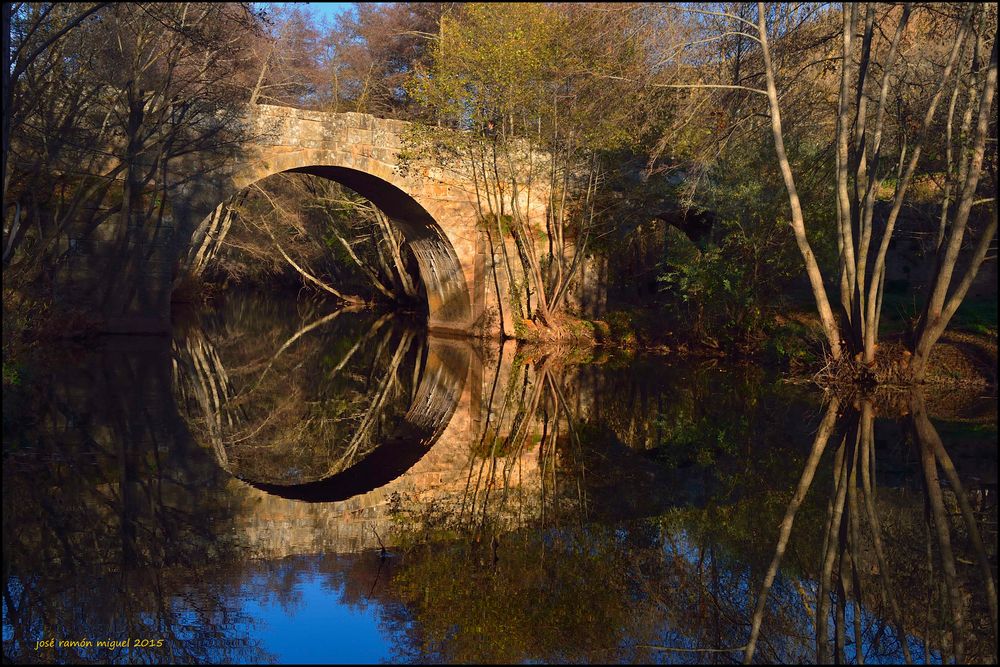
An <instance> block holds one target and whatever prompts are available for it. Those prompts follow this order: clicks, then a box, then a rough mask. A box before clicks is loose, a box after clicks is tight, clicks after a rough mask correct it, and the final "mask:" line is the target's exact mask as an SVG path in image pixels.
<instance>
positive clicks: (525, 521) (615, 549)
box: [3, 296, 997, 663]
mask: <svg viewBox="0 0 1000 667" xmlns="http://www.w3.org/2000/svg"><path fill="white" fill-rule="evenodd" d="M46 355H47V356H46V363H45V364H44V365H41V364H34V365H32V366H31V367H29V368H27V369H25V372H24V373H23V376H24V377H23V381H22V383H21V385H20V386H18V387H5V389H4V403H3V406H4V422H3V429H4V441H3V442H4V460H3V563H4V591H3V654H4V660H5V661H7V660H10V661H16V662H66V661H89V662H113V663H132V662H147V663H148V662H188V661H191V662H401V661H412V662H538V661H546V662H681V663H692V662H706V663H707V662H741V661H742V660H743V659H744V657H746V656H748V655H749V657H751V659H752V660H753V661H755V662H771V661H776V662H815V661H817V660H819V661H834V660H837V659H839V660H842V661H850V662H854V661H855V660H857V659H858V658H863V659H864V661H865V662H868V663H876V662H899V661H904V660H910V661H913V662H925V661H929V662H943V661H944V662H948V661H952V660H955V659H956V658H957V659H958V660H959V661H968V662H990V661H991V660H992V659H993V657H994V656H995V655H996V646H997V639H996V626H997V619H996V593H995V585H994V581H995V579H996V574H997V559H996V545H997V503H996V492H997V487H996V473H997V458H996V457H997V447H996V443H997V437H996V402H995V401H996V399H995V397H976V396H974V395H973V396H972V397H964V398H963V397H958V396H955V395H953V394H947V395H930V394H928V395H919V394H914V395H911V396H900V397H896V399H894V400H895V403H894V404H887V403H881V404H880V405H877V406H874V405H872V404H871V403H868V402H866V401H854V400H850V401H832V402H831V401H826V402H824V401H823V399H822V396H819V395H817V394H816V393H815V392H812V391H811V390H809V389H806V388H802V387H794V386H791V385H788V384H784V383H781V382H780V381H779V380H778V379H777V378H775V377H771V376H768V375H767V374H766V373H764V372H762V371H760V370H759V369H756V368H753V367H744V366H728V367H727V366H726V365H725V364H720V363H714V362H695V363H692V362H679V361H676V360H669V359H655V358H639V359H636V360H624V359H621V358H616V357H614V356H612V357H605V358H597V359H582V358H579V355H577V356H576V357H574V356H573V355H568V354H565V353H555V352H549V353H545V352H539V351H533V352H526V353H522V354H520V355H518V354H515V351H514V348H513V347H511V346H507V347H504V348H500V347H496V348H481V347H476V346H474V345H472V344H470V343H469V342H467V341H462V340H455V339H448V338H442V337H435V336H430V337H429V336H428V335H426V333H425V332H423V331H422V330H421V328H420V327H419V326H417V325H416V324H414V323H411V322H407V321H404V320H402V319H400V318H398V317H391V316H388V315H379V314H372V313H370V312H351V311H341V312H334V313H331V312H329V311H327V310H324V309H323V307H322V306H317V305H315V304H308V303H292V302H289V301H287V300H286V301H282V300H275V299H267V298H264V297H250V296H244V297H230V298H228V299H227V300H226V301H225V302H221V303H219V304H218V306H217V307H215V308H212V309H209V310H208V311H206V312H204V313H202V314H200V315H199V316H194V315H188V316H186V317H180V318H178V324H177V327H176V331H175V335H174V337H173V340H163V339H158V338H129V337H121V338H116V339H107V340H105V341H103V342H102V344H101V346H100V347H99V349H96V350H91V351H87V352H78V351H76V352H74V351H70V350H52V351H46ZM900 415H902V416H900ZM817 619H819V621H817ZM108 641H112V642H128V646H127V647H123V646H121V645H116V646H110V647H109V646H107V645H103V644H101V645H99V642H108ZM50 642H51V645H49V643H50ZM66 642H76V643H77V644H75V645H69V644H67V643H66ZM88 643H89V644H88ZM137 644H142V645H137Z"/></svg>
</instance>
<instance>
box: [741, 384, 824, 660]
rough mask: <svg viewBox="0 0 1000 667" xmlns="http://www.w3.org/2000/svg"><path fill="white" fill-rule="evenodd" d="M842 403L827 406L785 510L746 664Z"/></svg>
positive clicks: (751, 653) (764, 585) (763, 589)
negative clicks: (769, 595)
mask: <svg viewBox="0 0 1000 667" xmlns="http://www.w3.org/2000/svg"><path fill="white" fill-rule="evenodd" d="M839 405H840V404H839V402H838V401H837V399H836V398H834V399H833V400H832V401H830V405H829V407H827V409H826V416H824V417H823V422H822V423H821V424H820V425H819V430H818V431H817V432H816V439H815V440H814V441H813V447H812V451H811V452H810V453H809V458H808V459H807V460H806V465H805V467H804V468H803V470H802V477H801V478H800V479H799V485H798V486H797V487H796V489H795V493H794V495H793V496H792V500H791V501H790V502H789V503H788V508H787V509H786V510H785V517H784V518H783V519H782V520H781V526H780V528H779V530H778V543H777V545H776V546H775V547H774V557H773V558H772V559H771V564H770V565H769V566H768V568H767V574H765V575H764V582H763V583H762V584H761V587H760V593H758V595H757V606H756V608H755V609H754V613H753V622H752V624H751V627H750V639H749V641H748V642H747V646H746V651H745V652H744V654H743V663H744V664H750V663H751V662H752V661H753V655H754V651H755V650H756V648H757V638H758V636H759V635H760V626H761V623H763V621H764V611H765V610H766V609H767V596H768V593H770V591H771V586H772V585H773V584H774V578H775V577H776V576H777V575H778V566H779V565H781V559H782V557H783V556H784V555H785V548H786V547H787V546H788V538H789V537H790V536H791V534H792V525H793V524H794V522H795V514H796V513H797V512H798V511H799V507H800V506H801V505H802V502H803V501H804V500H805V497H806V494H807V493H809V487H811V486H812V480H813V476H814V475H815V474H816V469H817V468H818V467H819V462H820V459H821V458H822V457H823V451H824V450H825V449H826V443H827V441H828V440H829V439H830V434H831V433H833V430H834V426H835V425H836V422H837V408H838V407H839Z"/></svg>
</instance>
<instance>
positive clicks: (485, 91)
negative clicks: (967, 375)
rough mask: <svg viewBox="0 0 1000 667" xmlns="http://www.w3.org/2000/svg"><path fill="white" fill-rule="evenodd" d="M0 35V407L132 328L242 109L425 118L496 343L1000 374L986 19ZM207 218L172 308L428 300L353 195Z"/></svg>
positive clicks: (98, 9)
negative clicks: (283, 296)
mask: <svg viewBox="0 0 1000 667" xmlns="http://www.w3.org/2000/svg"><path fill="white" fill-rule="evenodd" d="M3 11H4V16H3V22H4V31H3V35H4V39H5V42H4V52H5V54H6V57H7V59H8V61H7V66H6V67H4V82H3V96H4V99H3V186H4V187H3V210H4V236H3V283H4V285H3V295H4V297H3V298H4V327H3V330H4V381H5V383H7V382H8V381H13V380H14V379H16V375H17V363H18V362H17V359H18V356H19V355H20V354H22V353H23V351H24V350H25V348H26V347H30V346H31V345H34V344H36V343H37V342H38V341H39V340H44V339H46V338H52V337H65V336H73V335H79V334H81V333H82V332H86V331H88V330H100V328H101V321H102V318H106V317H112V316H114V315H115V314H120V313H122V312H124V311H125V310H126V309H127V308H128V305H129V303H131V302H132V300H133V299H135V298H136V287H135V282H136V281H135V280H134V278H135V276H137V275H141V274H143V272H145V271H147V270H149V268H148V267H149V266H150V262H151V261H152V260H151V257H152V252H151V251H148V249H149V248H153V247H157V244H158V243H163V242H164V241H163V239H164V238H166V237H168V236H169V230H170V225H171V220H172V216H173V214H174V211H173V210H172V207H173V202H174V198H175V196H176V193H177V192H179V191H180V190H182V189H183V188H185V187H188V185H189V184H188V183H186V178H185V177H182V176H181V175H180V174H181V173H182V172H181V170H179V169H178V166H177V165H179V164H181V163H185V164H189V163H190V162H191V161H192V160H197V161H198V164H199V165H201V167H202V169H203V170H204V171H205V172H206V173H207V172H209V171H211V170H212V169H216V168H219V167H221V166H223V165H225V164H226V163H227V161H232V160H233V159H235V158H234V154H233V150H232V147H233V146H236V145H238V144H239V143H240V142H241V141H243V140H244V138H245V137H244V136H243V134H244V133H245V132H246V129H245V127H244V125H243V124H241V123H240V122H239V120H240V119H241V118H242V117H244V115H245V114H246V112H247V108H248V107H249V108H253V106H254V105H277V106H285V107H294V108H298V109H308V110H317V111H325V112H334V113H345V112H353V113H361V114H371V115H373V116H377V117H380V118H392V119H399V120H405V121H410V122H411V123H412V125H410V126H409V127H410V128H411V131H410V132H409V134H408V136H407V142H408V148H407V151H406V155H405V156H402V157H403V159H405V160H409V161H412V162H413V163H427V162H430V163H434V162H435V161H444V160H446V159H447V160H451V161H455V160H457V161H459V162H460V163H461V164H463V165H466V168H467V169H468V170H469V172H470V174H471V175H472V176H471V177H472V178H474V179H475V182H476V185H477V190H476V198H477V210H478V217H479V220H478V221H477V224H478V225H479V226H480V228H481V229H482V230H483V232H484V233H485V234H486V235H488V236H489V238H490V239H491V241H490V243H497V244H499V245H497V246H496V247H497V248H499V251H500V252H501V254H502V261H500V262H498V265H499V267H500V268H499V271H502V272H503V273H504V274H505V279H506V280H507V284H509V285H510V286H511V287H510V289H509V291H508V293H507V294H506V296H505V300H506V301H508V303H505V304H503V307H504V308H508V309H509V312H510V313H511V315H512V316H513V320H514V322H515V326H514V329H513V332H506V333H507V335H511V334H513V335H515V336H516V337H518V338H532V337H539V338H542V339H545V338H546V337H550V334H552V335H557V336H558V335H561V333H562V332H565V331H574V332H582V333H581V336H580V337H581V338H583V339H588V340H594V339H596V340H598V341H600V340H604V341H608V340H611V341H615V342H616V344H617V343H624V344H626V345H645V346H661V347H662V346H664V345H666V346H669V347H671V348H673V349H689V348H692V349H693V348H698V349H702V350H713V351H715V352H717V353H720V354H722V353H725V354H743V355H760V354H770V355H772V356H774V357H777V358H779V359H780V360H781V361H782V362H785V363H799V362H805V363H807V364H811V368H812V370H816V369H818V368H820V367H822V368H823V369H824V370H823V373H825V377H829V378H834V379H836V378H853V379H861V380H864V381H875V382H888V381H899V380H903V381H912V380H916V381H921V380H924V379H925V376H926V375H927V372H928V363H929V359H930V357H931V352H932V350H934V349H935V346H936V345H937V343H938V341H939V340H941V338H942V336H943V335H944V334H945V332H946V330H948V329H949V327H951V328H955V327H956V326H960V327H961V328H963V329H964V330H966V331H970V332H973V333H978V334H985V335H986V336H987V337H988V338H991V339H992V340H993V346H994V350H995V337H996V288H995V280H996V245H995V236H996V226H997V201H996V167H997V142H996V137H997V127H996V78H997V44H996V26H997V4H996V3H950V4H944V3H859V4H844V5H840V4H828V3H794V4H783V3H775V4H765V3H757V4H752V3H706V4H682V5H674V4H639V3H616V4H601V3H586V4H576V3H547V4H544V3H518V4H503V3H483V4H477V3H380V4H363V3H357V4H356V5H355V6H354V7H353V8H352V9H350V10H348V11H345V12H343V13H341V14H339V15H337V16H336V18H335V19H333V20H332V21H329V20H324V19H321V18H320V17H319V16H318V15H317V14H316V13H315V12H314V11H313V10H312V9H310V8H309V6H307V5H297V4H294V3H283V4H280V5H274V6H265V5H262V4H258V3H155V4H132V3H12V4H5V5H4V8H3ZM525 159H527V162H528V164H529V165H530V166H529V169H528V172H527V174H525V172H524V170H523V169H520V168H519V167H518V165H519V164H520V163H522V162H524V160H525ZM532 187H534V188H535V189H536V192H545V193H546V195H545V197H544V199H543V202H542V205H541V206H537V207H535V208H531V207H530V206H528V207H526V206H522V205H521V203H520V202H521V201H522V196H523V195H524V194H525V190H526V191H527V196H528V197H529V198H530V196H531V189H532ZM536 196H541V195H536ZM217 217H218V219H217V220H214V221H213V222H212V224H211V225H210V226H209V227H208V228H207V230H208V231H207V232H206V233H205V234H204V235H203V236H201V237H198V238H195V239H193V241H192V244H191V247H190V249H189V250H188V251H187V252H186V253H181V258H180V260H179V262H177V265H176V266H173V267H172V269H171V270H172V272H173V273H172V275H173V276H174V278H173V295H174V300H175V301H180V300H192V299H194V300H204V299H211V298H212V295H213V294H216V293H218V292H219V291H221V290H225V289H233V288H236V287H238V286H241V285H242V286H261V285H270V286H277V285H279V284H283V285H288V286H290V287H292V288H293V289H295V288H300V287H303V286H304V287H305V288H307V289H310V290H317V291H320V292H322V293H324V294H326V295H327V296H329V297H330V298H331V299H335V300H340V301H345V302H349V303H357V304H361V303H374V302H378V301H382V302H388V303H392V304H396V306H397V307H401V308H405V309H415V310H419V308H420V303H421V301H422V299H423V291H424V289H425V288H424V286H423V285H421V284H420V280H419V276H418V275H417V274H416V272H415V270H414V258H413V256H412V253H411V252H410V251H409V250H408V248H407V244H406V242H405V239H404V238H403V236H402V235H401V234H400V232H399V230H398V229H396V228H395V227H394V225H393V224H392V221H391V220H390V219H389V218H388V217H387V216H386V215H385V213H384V212H383V211H380V210H379V208H377V207H375V206H374V205H372V203H371V202H369V201H368V200H366V199H365V198H363V197H361V196H359V195H358V194H357V193H355V192H353V191H352V190H350V189H348V188H346V187H344V186H342V185H340V184H338V183H335V182H333V181H329V180H325V179H323V178H319V177H316V176H311V175H305V174H295V173H285V174H278V175H276V176H274V177H272V178H268V179H265V180H263V181H261V182H259V183H257V184H255V185H254V186H252V187H251V188H249V189H248V190H246V191H244V192H242V193H241V194H240V195H239V196H238V197H236V198H234V199H232V200H231V201H229V202H226V203H225V205H224V206H222V207H220V209H219V215H218V216H217ZM97 242H100V243H101V244H102V247H104V248H106V249H110V250H108V251H107V252H106V253H105V254H104V255H102V256H101V262H102V263H101V264H100V266H99V269H98V270H99V272H100V275H101V277H102V282H101V284H100V285H99V289H88V290H85V291H86V292H87V293H86V294H84V293H82V292H83V291H84V290H81V288H80V287H79V286H78V285H76V284H75V283H74V282H73V279H72V277H71V276H73V275H75V274H74V271H75V269H74V268H73V267H74V266H75V262H78V261H79V256H80V249H81V248H83V247H89V246H88V244H92V243H97ZM595 295H596V296H595ZM553 332H555V333H554V334H553ZM500 335H504V332H503V331H501V332H500ZM993 354H994V357H993V359H994V362H995V352H994V353H993Z"/></svg>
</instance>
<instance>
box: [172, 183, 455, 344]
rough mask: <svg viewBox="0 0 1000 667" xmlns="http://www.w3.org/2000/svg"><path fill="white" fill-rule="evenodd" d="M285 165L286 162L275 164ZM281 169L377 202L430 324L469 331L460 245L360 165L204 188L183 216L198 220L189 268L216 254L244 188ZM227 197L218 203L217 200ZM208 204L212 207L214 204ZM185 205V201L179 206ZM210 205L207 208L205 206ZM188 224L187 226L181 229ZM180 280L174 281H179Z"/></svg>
mask: <svg viewBox="0 0 1000 667" xmlns="http://www.w3.org/2000/svg"><path fill="white" fill-rule="evenodd" d="M276 166H278V167H286V165H285V164H281V165H276ZM278 174H304V175H310V176H315V177H319V178H322V179H326V180H329V181H332V182H335V183H338V184H340V185H342V186H344V187H346V188H349V189H350V190H352V191H354V192H355V193H357V194H358V195H360V196H362V197H364V198H365V199H367V200H368V201H369V202H371V204H372V205H374V206H375V207H377V208H378V209H379V210H380V211H381V212H382V213H384V215H385V216H386V218H387V219H388V221H389V223H390V224H391V225H392V227H393V228H394V229H395V230H397V231H398V232H399V233H400V234H401V235H402V237H403V241H404V244H405V249H406V254H407V262H408V263H410V264H411V265H412V266H413V268H415V273H416V274H417V278H419V283H420V287H422V290H421V291H422V294H420V297H421V298H422V299H423V301H424V303H425V308H426V311H425V312H426V315H427V325H428V328H429V329H431V330H436V331H445V332H453V333H463V334H467V333H470V332H471V329H472V304H471V299H470V289H469V285H468V283H467V280H466V275H465V272H464V271H463V267H462V263H461V261H460V260H459V257H458V255H457V253H456V251H455V247H454V245H453V244H452V242H451V240H450V239H449V238H448V235H447V234H446V233H445V231H444V230H443V229H442V227H441V225H440V224H439V223H438V222H437V221H436V220H435V219H434V217H433V216H432V215H431V214H430V213H429V212H428V211H427V210H426V209H425V208H424V207H423V206H422V205H421V204H420V203H419V202H417V201H416V199H414V198H413V197H412V196H411V195H409V194H408V193H406V192H405V191H403V190H402V189H400V188H399V187H397V186H396V185H394V184H392V183H390V182H388V181H387V180H385V179H384V178H381V177H379V176H375V175H373V174H370V173H367V172H365V171H362V170H359V169H353V168H349V167H343V166H334V165H330V164H307V165H303V166H293V165H287V167H286V168H283V169H278V170H275V171H271V170H268V173H266V174H260V173H259V172H258V174H257V175H256V176H255V177H253V178H233V179H232V181H231V187H229V188H225V190H227V192H218V191H216V192H214V193H208V192H205V193H202V196H201V197H197V199H198V200H201V201H205V202H208V201H211V202H212V203H211V204H209V205H208V206H204V205H201V206H199V205H197V204H194V205H190V211H189V213H188V214H187V215H186V216H184V215H183V214H182V216H181V218H182V220H183V218H184V217H187V218H188V219H189V220H199V222H198V223H197V224H196V225H195V226H194V228H193V229H191V230H190V231H189V233H188V238H190V240H191V241H190V244H189V247H188V252H187V257H186V258H185V259H184V260H183V261H182V264H183V265H184V269H185V270H186V271H187V272H188V273H190V272H191V271H192V267H195V268H198V267H199V266H200V264H201V263H203V262H204V261H205V257H206V256H209V257H210V256H212V254H213V253H212V252H211V251H207V252H206V249H205V246H206V245H210V244H213V243H214V244H216V245H217V246H218V245H219V244H220V243H221V241H222V236H224V234H225V232H224V231H223V232H222V233H221V234H220V231H219V230H220V229H221V228H222V227H223V224H222V222H221V221H223V220H224V219H225V216H226V215H227V213H226V212H225V209H226V208H227V207H228V206H229V204H230V202H232V201H233V200H234V199H235V198H236V197H237V196H238V195H239V193H245V192H246V191H247V190H248V189H249V188H251V187H253V185H254V184H256V183H259V182H261V181H262V180H264V179H266V178H269V177H271V176H275V175H278ZM220 201H221V202H222V203H218V202H220ZM209 206H210V207H211V208H210V209H209ZM180 208H183V207H180ZM206 210H207V211H208V212H207V213H205V214H200V213H201V212H204V211H206ZM183 231H184V230H183V229H182V232H183ZM178 282H179V281H175V287H176V285H177V284H178Z"/></svg>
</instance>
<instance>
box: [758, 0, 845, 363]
mask: <svg viewBox="0 0 1000 667" xmlns="http://www.w3.org/2000/svg"><path fill="white" fill-rule="evenodd" d="M765 14H766V13H765V10H764V3H761V2H759V3H757V32H758V37H759V38H760V42H761V50H762V52H763V56H764V74H765V76H766V78H767V100H768V104H769V106H770V109H771V133H772V135H773V136H774V150H775V152H776V153H777V155H778V165H779V166H780V168H781V176H782V178H783V179H784V181H785V189H786V190H787V191H788V203H789V205H790V206H791V209H792V220H791V224H792V230H793V231H794V232H795V242H796V243H797V244H798V246H799V253H800V254H801V255H802V259H803V261H804V262H805V265H806V275H807V276H808V277H809V284H810V286H811V287H812V292H813V297H814V298H815V299H816V309H817V311H818V312H819V319H820V322H821V323H822V325H823V333H824V334H825V335H826V339H827V343H829V345H830V354H831V355H832V356H833V358H834V359H839V358H840V354H841V346H840V332H839V331H838V329H837V320H836V319H835V318H834V316H833V310H832V309H831V308H830V301H829V299H828V298H827V295H826V286H824V285H823V274H822V273H821V272H820V269H819V264H818V263H817V262H816V256H815V255H814V254H813V250H812V247H811V246H810V245H809V239H808V237H807V236H806V227H805V220H804V219H803V216H802V205H801V203H800V202H799V195H798V191H797V190H796V189H795V179H794V177H793V176H792V168H791V165H790V164H789V162H788V156H787V155H786V154H785V141H784V136H783V133H782V129H781V110H780V107H779V106H778V91H777V88H776V87H775V84H774V69H773V67H772V64H771V53H770V50H769V48H768V43H767V25H766V21H765Z"/></svg>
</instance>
